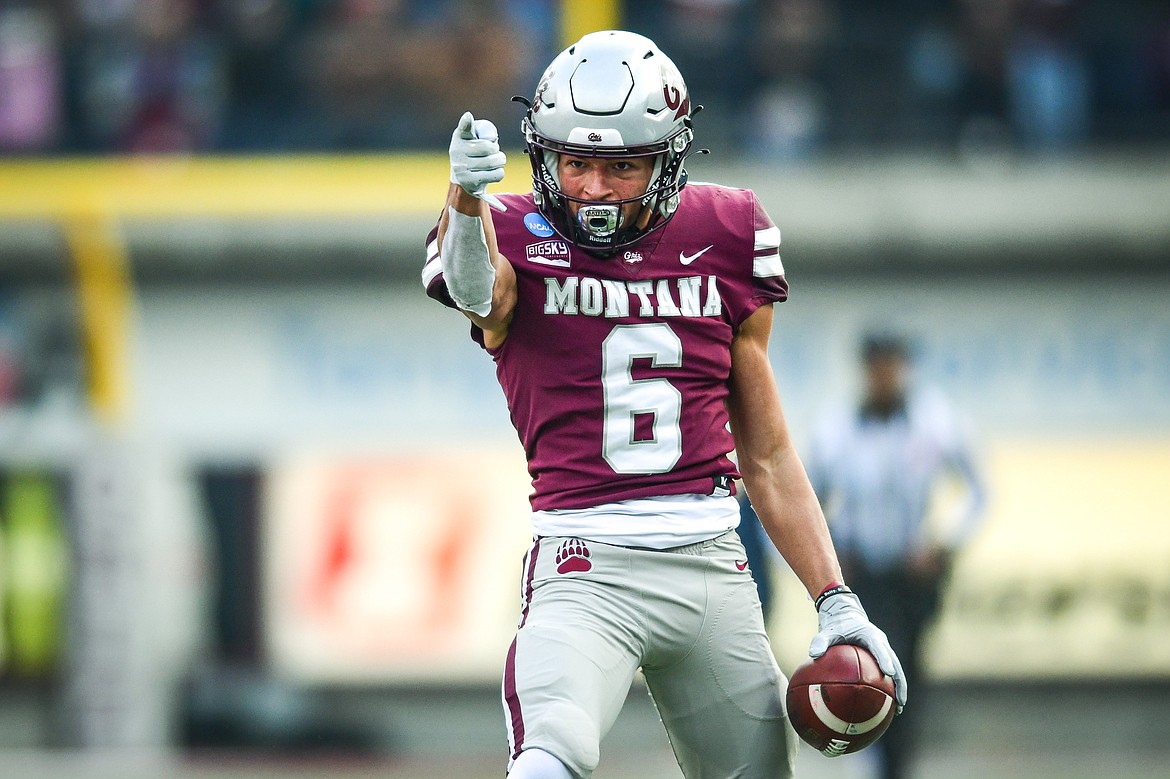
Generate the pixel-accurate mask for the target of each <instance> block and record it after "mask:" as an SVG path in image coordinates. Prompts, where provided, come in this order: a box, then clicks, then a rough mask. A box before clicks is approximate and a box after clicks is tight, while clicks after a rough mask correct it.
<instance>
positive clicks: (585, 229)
mask: <svg viewBox="0 0 1170 779" xmlns="http://www.w3.org/2000/svg"><path fill="white" fill-rule="evenodd" d="M518 99H519V98H518ZM523 102H525V103H527V102H528V101H526V100H524V101H523ZM696 111H697V109H696ZM693 113H694V112H692V111H691V100H690V95H689V93H688V92H687V87H686V84H685V83H684V82H683V78H682V75H681V74H680V73H679V71H678V68H677V67H675V65H674V63H673V62H671V60H670V58H669V57H667V56H666V55H665V54H663V53H662V52H661V51H660V50H659V48H658V47H657V46H656V45H655V44H654V42H653V41H652V40H650V39H649V38H645V37H643V36H641V35H637V34H635V33H631V32H624V31H617V30H609V31H605V32H594V33H590V34H588V35H586V36H585V37H583V38H581V40H579V41H577V43H575V44H573V45H572V46H570V47H569V48H568V49H566V50H565V51H563V52H561V53H560V54H559V55H558V56H557V57H556V59H554V60H553V61H552V64H551V65H549V66H548V68H547V69H546V70H545V72H544V75H543V76H541V79H540V82H539V85H538V86H537V88H536V96H535V98H534V99H533V101H532V102H531V103H530V104H529V106H528V112H527V113H526V114H525V116H524V119H523V120H522V121H521V124H520V129H521V131H522V132H523V133H524V141H525V151H527V153H528V156H529V158H530V159H531V161H532V190H533V193H534V196H535V198H536V203H537V206H538V207H539V208H540V211H541V213H542V214H544V216H545V218H547V219H548V220H549V222H550V223H551V224H552V226H553V228H554V229H555V230H556V231H557V232H558V233H560V235H561V236H562V237H563V238H565V239H566V240H568V241H571V242H572V243H574V244H576V245H578V246H581V247H583V248H586V249H589V250H591V251H594V252H597V253H600V254H603V255H608V254H612V253H614V252H615V251H617V250H618V249H621V248H623V247H625V246H629V245H630V244H632V243H634V242H635V241H638V240H639V239H641V238H642V237H643V236H644V235H646V234H647V233H650V232H652V231H654V230H657V229H658V228H660V227H662V226H663V225H665V224H666V223H667V222H668V221H670V219H671V217H673V216H674V212H675V211H676V210H677V209H678V202H679V191H680V190H681V189H682V188H683V186H684V185H685V184H686V172H685V171H684V170H683V167H682V164H683V160H684V159H685V158H686V157H687V155H688V154H689V153H690V149H691V142H692V139H693V137H694V134H693V132H692V130H691V124H692V123H691V117H692V116H693ZM561 153H566V154H571V155H574V156H578V157H655V158H656V159H655V165H654V172H653V174H652V176H651V179H650V185H649V187H647V189H646V193H645V194H644V195H640V196H638V197H636V198H630V199H627V200H610V201H604V202H598V201H589V200H582V199H580V198H572V197H569V196H568V195H566V194H565V193H564V192H563V191H562V190H561V187H560V180H559V178H558V176H557V162H558V160H559V155H560V154H561ZM637 201H640V202H641V204H642V210H641V211H640V212H639V216H637V217H635V218H633V219H630V220H623V218H622V214H623V209H622V206H623V205H624V204H626V203H631V202H637ZM573 202H576V203H578V204H579V205H580V207H579V209H578V212H577V214H576V216H574V215H573V212H572V208H571V205H570V204H571V203H573ZM647 211H648V212H649V213H647ZM626 222H628V223H626Z"/></svg>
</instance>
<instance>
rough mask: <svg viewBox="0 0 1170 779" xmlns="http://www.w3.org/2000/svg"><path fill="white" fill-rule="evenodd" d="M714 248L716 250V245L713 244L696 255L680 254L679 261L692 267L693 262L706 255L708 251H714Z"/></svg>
mask: <svg viewBox="0 0 1170 779" xmlns="http://www.w3.org/2000/svg"><path fill="white" fill-rule="evenodd" d="M714 248H715V244H711V245H710V246H708V247H707V248H706V249H702V250H700V251H697V252H695V253H694V254H685V253H683V252H679V253H678V261H679V262H681V263H682V264H683V265H690V264H691V263H692V262H694V261H695V260H697V259H699V258H700V257H702V256H703V255H704V254H706V253H707V252H708V251H710V250H711V249H714Z"/></svg>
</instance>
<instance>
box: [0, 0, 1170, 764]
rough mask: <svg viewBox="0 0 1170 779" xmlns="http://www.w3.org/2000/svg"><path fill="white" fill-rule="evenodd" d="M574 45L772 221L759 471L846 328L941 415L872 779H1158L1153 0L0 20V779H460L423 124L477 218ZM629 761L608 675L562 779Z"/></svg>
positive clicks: (1165, 129) (288, 3) (1166, 401)
mask: <svg viewBox="0 0 1170 779" xmlns="http://www.w3.org/2000/svg"><path fill="white" fill-rule="evenodd" d="M613 26H625V27H628V28H631V29H635V30H638V31H640V32H644V33H646V34H648V35H650V36H651V37H653V38H655V39H656V40H657V41H658V42H659V43H660V45H661V46H662V47H663V48H664V50H666V51H667V52H668V53H669V54H671V56H672V57H673V58H674V59H675V60H676V61H677V62H678V64H679V65H680V66H681V68H682V70H683V72H684V74H685V75H686V77H687V79H688V83H689V84H690V87H691V91H692V94H693V96H694V99H695V101H696V102H698V103H702V104H704V105H705V106H706V110H705V111H704V112H703V113H702V114H701V117H700V120H699V133H700V140H701V144H702V145H703V146H709V147H711V148H712V150H713V152H714V153H713V154H712V155H710V156H708V157H701V158H694V159H693V161H692V163H691V165H690V166H689V167H690V170H691V173H692V176H693V177H694V178H695V179H700V180H702V179H709V180H715V181H719V182H722V183H728V184H736V185H742V186H749V187H752V188H754V189H755V190H756V191H757V192H758V193H759V195H760V197H761V198H762V200H763V202H764V203H765V205H766V206H767V208H768V210H769V211H770V213H771V214H772V215H773V216H774V218H775V219H776V221H777V223H778V224H780V226H781V229H782V231H783V235H784V239H785V247H786V248H785V250H784V252H783V256H784V261H785V266H786V268H787V270H788V275H789V278H790V280H791V283H792V287H793V295H792V299H791V300H790V301H789V302H788V303H785V304H784V305H783V306H782V307H781V308H780V309H779V312H778V317H777V323H776V333H775V337H774V341H773V349H774V355H773V356H774V362H775V364H776V367H777V370H778V374H779V377H780V382H781V390H782V392H783V394H784V396H785V399H786V405H787V409H788V413H789V416H790V420H791V423H792V425H793V427H794V429H795V430H796V433H797V435H798V437H800V436H803V435H805V434H806V432H807V431H808V429H809V425H810V422H811V420H812V419H813V418H814V417H815V415H816V414H817V413H818V412H819V410H820V408H821V407H822V404H824V403H825V402H826V401H829V400H836V399H839V398H842V397H845V396H847V395H848V394H849V393H850V392H851V390H852V388H853V386H854V384H855V382H856V379H857V377H856V376H855V375H854V367H853V361H854V354H855V352H854V350H855V344H856V342H857V339H858V337H859V335H860V333H861V332H862V331H863V330H865V329H866V328H869V327H871V326H874V325H879V326H885V327H896V328H899V329H901V330H903V331H906V332H909V333H912V334H913V335H914V336H915V338H916V340H917V342H918V344H919V352H920V361H919V372H920V373H921V374H922V375H923V377H924V378H925V379H928V380H930V381H933V382H935V383H937V384H939V385H940V386H942V387H943V388H944V389H946V390H947V391H948V392H950V393H951V394H952V395H953V396H954V397H955V398H956V399H957V400H958V401H959V402H960V403H961V404H962V405H963V407H964V408H965V409H966V410H967V412H968V413H969V415H970V417H971V418H972V420H973V421H974V422H975V423H976V425H977V429H978V431H979V439H980V444H981V447H982V450H983V452H984V454H985V457H986V461H987V463H988V466H989V471H990V482H991V496H992V501H991V502H992V505H991V512H990V515H989V517H988V519H987V522H986V524H985V525H984V527H983V528H982V530H981V531H980V533H979V535H978V536H977V538H976V539H975V541H974V543H973V544H972V545H971V546H970V547H968V548H967V549H966V550H965V552H964V554H963V556H962V558H961V560H960V562H959V565H958V569H957V575H956V578H955V581H954V586H953V587H952V589H951V591H950V592H949V593H948V596H947V598H946V603H945V609H944V613H943V615H942V617H941V618H940V620H939V622H938V624H937V625H936V626H935V629H934V632H933V634H932V639H931V647H932V650H931V660H930V672H931V675H932V678H933V679H934V680H935V681H936V685H935V687H934V688H933V689H932V691H931V693H930V694H929V695H928V696H926V697H925V698H924V699H923V698H919V699H917V700H915V702H914V703H915V705H921V706H924V707H926V708H927V710H928V711H929V712H930V714H931V716H930V717H929V718H928V719H929V723H930V724H929V730H928V733H927V736H928V739H927V744H926V750H925V753H924V755H923V757H922V761H921V765H920V766H919V776H920V777H942V776H946V777H957V778H959V779H962V778H963V777H984V778H985V777H1025V776H1026V777H1041V778H1042V779H1043V778H1046V777H1062V778H1063V779H1068V778H1070V777H1071V778H1076V777H1102V776H1110V777H1154V776H1165V771H1166V768H1165V766H1166V765H1168V764H1170V762H1168V761H1170V742H1168V740H1167V735H1168V734H1170V714H1168V713H1167V709H1166V702H1167V700H1170V6H1167V4H1166V3H1165V2H1155V1H1153V0H1115V1H1114V2H1091V1H1088V0H1084V1H1077V0H896V1H895V0H891V1H889V2H875V1H873V0H659V1H657V2H653V1H649V0H647V1H646V2H632V1H631V2H626V3H622V2H617V1H616V0H594V1H593V2H581V1H580V0H559V1H557V0H499V1H498V2H491V1H489V0H484V1H483V2H467V1H464V2H460V1H458V0H414V1H412V0H397V1H396V0H239V1H238V2H236V1H231V2H229V1H228V0H222V1H220V0H26V1H23V2H22V1H21V0H3V2H0V155H2V156H0V614H2V619H0V775H3V776H6V777H7V776H12V777H61V776H76V777H86V778H87V779H88V777H107V776H108V777H114V776H117V777H128V776H142V777H161V776H175V777H217V778H220V779H235V778H237V777H241V778H242V777H269V776H282V777H302V776H304V777H317V776H336V777H350V776H354V777H356V776H363V777H364V776H381V777H395V778H399V779H432V777H453V776H461V777H480V776H484V777H486V776H500V775H502V770H503V759H504V754H503V752H504V748H505V747H504V741H503V735H504V731H503V720H502V716H501V714H500V713H499V704H498V696H497V675H498V668H499V665H500V658H501V657H502V654H503V651H504V648H505V647H506V645H507V642H508V641H509V640H510V634H511V629H512V625H513V624H514V615H515V609H516V604H517V593H516V592H515V591H514V590H515V582H516V580H517V574H518V564H519V555H520V554H521V552H522V550H523V548H524V547H525V544H526V533H525V531H526V527H527V523H526V516H525V515H526V495H527V483H526V478H525V474H524V470H523V464H522V459H521V452H520V451H519V447H518V446H517V444H516V440H515V436H514V434H513V432H512V431H511V429H510V427H509V425H508V421H507V417H506V414H505V411H504V407H503V400H502V397H501V396H500V395H499V393H498V391H496V390H494V389H493V387H494V383H493V381H494V380H493V376H492V371H491V364H490V361H488V360H486V359H485V358H484V357H483V356H482V355H481V354H480V353H479V352H478V349H477V348H476V347H475V346H474V345H473V344H471V342H470V341H469V340H468V339H467V338H466V333H465V325H463V324H460V322H461V321H462V320H461V319H460V318H459V317H457V316H453V315H451V314H450V313H449V312H446V311H443V310H441V308H440V307H438V306H435V305H434V304H433V303H431V302H429V301H427V300H426V299H425V297H424V296H423V295H422V294H420V292H421V290H420V288H419V282H418V272H419V269H420V267H421V261H422V241H423V238H424V237H425V235H426V232H427V230H428V229H429V228H430V226H431V224H432V222H433V219H434V218H435V216H436V213H437V211H438V208H439V205H440V202H441V198H442V192H443V190H444V188H445V186H446V181H447V166H446V155H445V153H444V151H445V149H446V144H447V140H448V137H449V134H450V128H451V127H452V125H453V122H454V120H455V118H457V116H458V114H459V112H461V111H462V110H464V109H471V110H473V111H475V112H476V114H477V115H482V116H485V117H488V118H491V119H493V120H495V121H496V123H497V124H498V125H499V126H500V128H501V131H502V132H501V135H502V142H503V145H504V146H505V149H506V150H507V151H508V152H509V155H510V163H509V165H510V168H509V173H508V177H507V178H506V179H505V181H504V184H503V185H502V186H504V187H506V188H508V189H510V190H512V191H523V190H524V189H526V187H527V181H528V175H529V173H528V169H527V162H526V161H525V160H524V158H523V155H522V153H521V150H520V138H519V133H518V131H517V130H516V127H517V125H518V121H519V112H518V111H517V110H516V108H515V107H514V106H513V105H511V104H509V102H508V98H509V97H510V96H511V95H513V94H528V93H529V92H530V91H531V90H532V87H533V84H534V82H535V79H536V76H537V75H538V72H539V70H540V68H541V67H543V65H544V64H545V63H546V61H547V60H548V59H550V58H551V56H552V55H553V54H554V53H555V51H557V50H559V48H560V47H561V45H562V43H563V42H565V41H568V40H572V39H575V38H576V37H578V35H579V34H581V33H583V32H586V31H589V30H591V29H602V28H607V27H613ZM780 574H781V581H782V586H781V588H780V598H779V599H778V602H777V604H776V607H775V608H776V611H775V613H774V614H773V617H774V619H773V622H774V625H775V628H774V630H773V633H774V639H775V646H776V652H777V656H778V658H779V659H780V662H781V665H782V666H783V667H785V668H786V669H791V668H792V667H793V666H794V665H795V664H796V663H798V662H799V661H800V658H801V654H802V652H803V650H804V648H805V646H806V645H807V641H808V639H809V638H810V637H811V635H812V632H813V628H814V627H815V621H814V618H813V616H812V614H811V613H810V612H811V609H809V608H808V606H807V604H806V603H805V602H804V601H803V596H802V595H801V593H800V592H799V588H798V587H797V586H796V585H795V581H794V579H793V578H792V577H791V575H790V574H785V573H784V572H783V571H780ZM867 771H868V765H867V761H866V759H865V755H864V754H862V755H859V756H854V757H850V758H844V759H840V760H836V761H827V760H824V759H822V758H820V757H819V756H817V755H812V754H802V755H801V776H803V777H806V778H807V779H828V778H829V777H842V778H844V777H857V778H858V779H860V778H861V777H865V776H867V775H868V773H867ZM677 775H678V772H677V769H676V768H675V767H674V766H673V762H672V760H671V758H670V755H669V750H668V747H667V745H666V742H665V738H664V736H663V734H662V733H661V730H660V727H659V726H658V724H657V723H656V721H655V719H654V715H653V711H652V707H651V706H650V705H649V703H648V701H647V699H646V696H645V692H644V690H641V689H639V688H635V690H633V691H632V692H631V697H630V703H629V706H628V707H627V710H626V711H625V712H624V713H623V715H622V719H621V720H620V721H619V723H618V727H616V728H615V729H614V733H613V734H612V735H611V736H610V738H609V739H608V741H607V742H606V744H605V747H604V751H603V764H602V768H601V770H599V771H598V774H597V776H598V777H600V778H601V779H620V778H621V777H634V776H637V777H640V779H658V778H659V777H664V778H665V777H676V776H677Z"/></svg>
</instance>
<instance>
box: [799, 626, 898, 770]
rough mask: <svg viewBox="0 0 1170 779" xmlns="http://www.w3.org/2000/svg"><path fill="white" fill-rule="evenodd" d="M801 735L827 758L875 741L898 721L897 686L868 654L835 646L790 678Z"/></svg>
mask: <svg viewBox="0 0 1170 779" xmlns="http://www.w3.org/2000/svg"><path fill="white" fill-rule="evenodd" d="M785 704H786V706H787V708H788V718H789V720H790V721H791V722H792V727H793V728H795V729H796V732H797V734H798V735H799V736H800V737H801V738H802V739H804V740H805V741H806V742H808V743H809V744H811V745H812V746H813V747H814V748H816V749H817V751H819V752H820V753H821V754H823V755H826V756H827V757H837V756H838V755H844V754H848V753H850V752H857V751H859V750H861V749H864V748H865V747H867V746H869V745H870V744H872V743H873V742H875V741H877V739H878V737H879V736H881V735H882V733H885V731H886V728H888V727H889V726H890V721H891V720H893V718H894V712H895V710H896V708H897V707H896V706H895V704H894V680H893V679H891V678H890V677H888V676H886V675H884V674H883V673H882V671H881V669H880V668H878V664H877V660H875V659H874V657H873V655H871V654H870V653H869V652H868V651H866V650H865V649H863V648H861V647H858V646H852V645H850V644H837V645H835V646H831V647H829V649H828V651H827V652H825V653H824V654H823V655H821V656H820V657H818V658H817V659H815V660H809V661H808V662H806V663H804V664H803V665H801V666H800V667H799V668H797V669H796V670H795V671H794V672H793V673H792V678H791V679H789V680H788V694H787V696H786V699H785Z"/></svg>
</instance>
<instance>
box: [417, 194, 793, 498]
mask: <svg viewBox="0 0 1170 779" xmlns="http://www.w3.org/2000/svg"><path fill="white" fill-rule="evenodd" d="M500 199H501V200H502V201H503V202H504V203H505V204H506V205H507V207H508V210H507V211H505V212H493V213H492V219H493V222H494V225H495V230H496V238H497V240H498V245H499V251H500V253H501V254H502V255H503V256H504V257H505V258H506V259H507V260H508V261H509V262H511V264H512V267H513V268H515V270H516V283H517V287H518V293H519V299H518V302H517V304H516V311H515V315H514V317H513V319H512V323H511V326H510V328H509V330H508V336H507V338H506V339H505V341H504V343H503V345H502V346H500V347H499V348H498V349H491V350H488V351H489V352H490V354H491V356H492V359H493V360H495V363H496V376H497V377H498V379H499V382H500V385H501V386H502V387H503V390H504V395H505V397H506V398H507V402H508V409H509V411H510V414H511V419H512V424H513V425H515V427H516V431H517V433H518V434H519V436H520V441H521V443H522V444H523V445H524V451H525V454H526V455H527V459H528V469H529V473H530V474H531V475H532V485H533V493H532V497H531V501H532V507H533V509H535V510H547V509H570V508H585V507H588V506H596V505H599V504H602V503H610V502H615V501H620V500H627V499H631V498H644V497H652V496H660V495H675V494H682V493H700V494H712V493H714V492H716V491H717V490H718V489H719V488H721V487H723V488H725V487H726V485H727V484H728V483H729V481H730V478H734V477H737V476H738V475H739V474H738V472H737V471H736V468H735V464H734V463H733V462H732V461H731V459H730V458H729V456H728V455H729V453H730V452H731V451H732V450H733V449H734V446H735V443H734V441H733V440H732V436H731V432H730V431H729V429H728V416H727V408H726V405H725V402H726V400H727V395H728V386H727V380H728V376H729V374H730V370H731V351H730V350H731V340H732V337H733V336H734V335H735V332H736V330H737V329H738V328H739V326H740V324H742V323H743V321H744V320H745V319H747V317H748V316H749V315H751V313H752V312H754V311H755V310H756V309H757V308H758V307H759V306H761V305H764V304H767V303H771V302H777V301H783V300H785V299H786V298H787V296H788V284H787V282H786V281H785V278H784V270H783V266H782V265H781V263H780V253H779V244H780V232H779V230H778V229H777V228H776V226H775V225H774V224H773V223H772V220H771V219H770V218H769V217H768V215H767V214H766V213H765V212H764V209H763V208H762V207H761V206H760V205H759V203H757V202H756V199H755V195H754V194H753V193H752V192H751V191H749V190H743V189H732V188H729V187H721V186H715V185H711V184H689V185H688V186H687V187H686V188H685V189H684V190H683V191H682V193H681V202H680V204H679V208H678V212H677V213H676V214H675V216H674V219H672V220H671V221H670V222H669V223H668V224H667V225H666V226H665V227H664V228H662V229H660V230H657V231H655V232H653V233H651V234H649V235H648V236H646V237H644V238H643V239H642V240H641V241H639V242H638V243H636V244H634V245H633V246H631V247H629V248H627V249H625V250H622V251H619V252H618V253H617V254H616V255H614V256H612V257H608V258H600V257H596V256H594V255H591V254H589V253H587V252H586V251H584V250H583V249H580V248H578V247H576V246H574V245H573V244H571V243H569V242H568V241H565V240H564V239H562V238H561V237H560V236H559V235H557V234H556V233H555V232H554V231H553V229H552V227H550V226H549V223H548V222H547V220H545V218H544V217H543V216H541V215H540V213H539V211H538V210H537V208H536V206H535V205H534V204H533V201H532V195H531V194H527V195H501V196H500ZM437 234H438V229H437V228H436V229H435V230H432V231H431V234H430V236H429V238H428V239H427V245H428V249H427V254H428V257H427V264H426V266H425V267H424V269H423V284H424V285H425V286H426V290H427V294H428V295H430V296H431V297H433V298H435V299H436V300H439V301H441V302H443V303H445V304H446V305H448V306H454V302H453V301H452V300H451V298H450V296H449V294H448V293H447V288H446V285H445V283H444V281H443V275H442V270H441V268H440V265H439V259H438V245H437ZM472 336H473V337H474V338H475V339H476V340H477V341H478V342H479V343H480V344H481V345H482V344H483V333H482V331H480V330H479V328H477V327H475V326H472Z"/></svg>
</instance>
